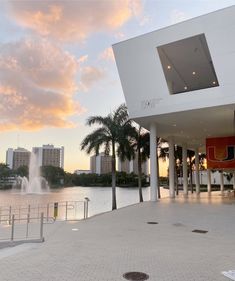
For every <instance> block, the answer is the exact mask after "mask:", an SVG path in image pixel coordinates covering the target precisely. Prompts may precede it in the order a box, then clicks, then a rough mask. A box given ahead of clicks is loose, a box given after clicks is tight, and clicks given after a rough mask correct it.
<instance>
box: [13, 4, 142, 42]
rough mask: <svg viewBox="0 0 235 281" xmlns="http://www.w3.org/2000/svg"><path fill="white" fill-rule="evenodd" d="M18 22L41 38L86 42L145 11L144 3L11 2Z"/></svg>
mask: <svg viewBox="0 0 235 281" xmlns="http://www.w3.org/2000/svg"><path fill="white" fill-rule="evenodd" d="M8 3H9V7H10V11H11V14H12V15H13V17H14V18H15V20H16V21H17V22H18V23H20V24H21V25H22V26H24V27H26V28H30V29H32V30H34V31H36V32H38V33H39V34H40V35H43V36H50V37H53V38H56V39H59V40H62V41H83V40H85V39H86V38H87V37H88V36H89V35H90V34H91V33H95V32H103V31H113V30H115V29H117V28H118V27H120V26H122V25H123V24H124V23H125V22H127V21H128V20H129V19H130V18H131V17H133V16H135V17H136V16H138V15H139V14H140V13H141V10H142V4H141V0H118V1H89V0H86V1H59V0H50V1H49V0H44V1H33V0H31V1H30V0H21V1H12V0H10V1H8Z"/></svg>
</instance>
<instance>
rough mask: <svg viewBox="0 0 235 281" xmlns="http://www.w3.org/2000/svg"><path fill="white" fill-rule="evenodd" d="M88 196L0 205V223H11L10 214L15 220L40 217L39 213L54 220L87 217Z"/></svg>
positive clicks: (29, 219)
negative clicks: (70, 199) (25, 204)
mask: <svg viewBox="0 0 235 281" xmlns="http://www.w3.org/2000/svg"><path fill="white" fill-rule="evenodd" d="M89 201H90V200H89V198H87V197H85V198H84V200H83V201H60V202H50V203H47V204H37V205H33V204H29V205H27V206H9V207H6V206H5V207H4V206H3V207H0V224H9V225H10V224H11V223H12V215H14V218H15V220H16V219H17V221H19V222H20V223H21V222H24V221H25V219H27V220H28V221H29V222H30V221H31V219H32V217H33V218H34V219H38V220H39V219H40V214H41V213H42V212H43V213H44V214H45V220H46V221H48V220H49V218H51V217H53V218H54V219H55V220H81V219H87V218H88V215H89V214H88V210H89Z"/></svg>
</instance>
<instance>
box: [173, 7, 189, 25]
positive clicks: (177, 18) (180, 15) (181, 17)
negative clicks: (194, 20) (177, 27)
mask: <svg viewBox="0 0 235 281" xmlns="http://www.w3.org/2000/svg"><path fill="white" fill-rule="evenodd" d="M170 17H171V23H172V24H175V23H178V22H181V21H185V20H187V19H189V16H188V15H187V14H186V13H184V12H183V11H180V10H177V9H175V10H172V11H171V14H170Z"/></svg>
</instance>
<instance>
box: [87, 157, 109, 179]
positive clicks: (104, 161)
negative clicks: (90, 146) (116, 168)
mask: <svg viewBox="0 0 235 281" xmlns="http://www.w3.org/2000/svg"><path fill="white" fill-rule="evenodd" d="M90 170H91V173H94V174H98V175H101V174H108V173H111V172H112V156H109V155H105V154H104V153H100V154H99V155H97V156H96V155H93V156H91V158H90Z"/></svg>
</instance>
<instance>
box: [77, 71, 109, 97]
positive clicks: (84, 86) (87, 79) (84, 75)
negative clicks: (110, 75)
mask: <svg viewBox="0 0 235 281" xmlns="http://www.w3.org/2000/svg"><path fill="white" fill-rule="evenodd" d="M104 77H105V73H104V71H103V70H101V69H99V68H97V67H91V66H86V67H84V68H82V69H81V81H80V85H79V89H80V90H81V91H85V92H87V91H88V89H89V88H91V87H92V86H93V85H94V84H95V83H96V82H97V81H99V80H101V79H103V78H104Z"/></svg>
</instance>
